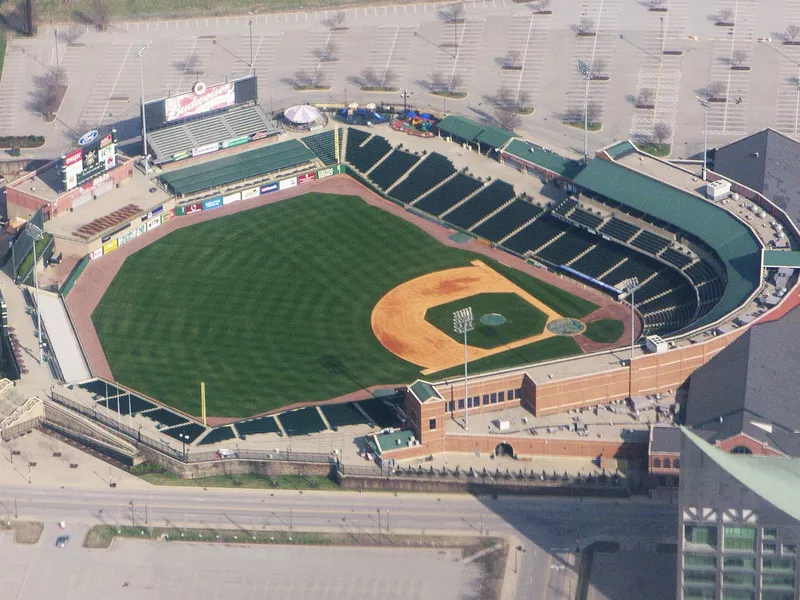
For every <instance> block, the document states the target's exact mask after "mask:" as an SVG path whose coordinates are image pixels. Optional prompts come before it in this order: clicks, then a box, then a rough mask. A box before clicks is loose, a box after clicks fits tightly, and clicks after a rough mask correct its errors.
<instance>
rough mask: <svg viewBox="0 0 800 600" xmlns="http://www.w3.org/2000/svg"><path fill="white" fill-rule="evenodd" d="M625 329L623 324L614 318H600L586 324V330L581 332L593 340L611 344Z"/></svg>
mask: <svg viewBox="0 0 800 600" xmlns="http://www.w3.org/2000/svg"><path fill="white" fill-rule="evenodd" d="M623 331H625V326H624V325H623V324H622V322H621V321H618V320H616V319H600V320H599V321H592V322H591V323H587V324H586V331H584V332H583V335H585V336H586V337H587V338H589V339H590V340H592V341H593V342H599V343H601V344H613V343H614V342H616V341H617V340H618V339H619V338H620V337H622V332H623Z"/></svg>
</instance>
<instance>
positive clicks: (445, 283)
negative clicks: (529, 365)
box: [372, 260, 561, 375]
mask: <svg viewBox="0 0 800 600" xmlns="http://www.w3.org/2000/svg"><path fill="white" fill-rule="evenodd" d="M509 292H510V293H513V294H517V295H518V296H520V297H521V298H522V299H524V300H525V301H526V302H528V303H529V304H531V305H533V306H534V307H536V308H537V309H539V310H540V311H542V312H543V313H545V314H546V315H547V321H548V322H549V321H552V320H553V319H558V318H560V317H561V315H559V314H558V313H557V312H555V311H554V310H553V309H551V308H550V307H549V306H547V305H545V304H543V303H542V302H540V301H539V300H538V299H537V298H536V297H535V296H532V295H530V294H529V293H527V292H526V291H524V290H523V289H522V288H520V287H519V286H517V285H516V284H514V283H512V282H511V281H509V280H508V279H506V278H505V277H503V276H502V275H500V274H499V273H498V272H497V271H495V270H494V269H492V268H491V267H489V266H487V265H486V264H484V263H483V262H481V261H479V260H476V261H473V262H472V266H470V267H459V268H457V269H447V270H444V271H437V272H435V273H428V274H427V275H423V276H422V277H417V278H416V279H412V280H411V281H407V282H405V283H403V284H400V285H398V286H397V287H396V288H394V289H393V290H391V291H390V292H389V293H388V294H386V295H385V296H384V297H383V298H381V299H380V300H379V301H378V304H376V305H375V308H374V309H373V311H372V331H373V332H374V333H375V337H377V338H378V340H379V341H380V342H381V344H383V345H384V346H385V347H386V349H387V350H389V351H390V352H392V353H393V354H395V355H397V356H399V357H400V358H402V359H404V360H407V361H408V362H411V363H414V364H415V365H419V366H421V367H425V370H424V371H423V374H425V375H427V374H428V373H436V372H437V371H443V370H444V369H448V368H450V367H454V366H456V365H458V364H461V363H462V362H463V360H464V347H463V346H462V345H461V343H460V342H458V341H456V340H454V339H453V338H451V337H450V336H449V335H447V334H446V333H445V332H443V331H442V330H441V329H439V328H438V327H436V326H435V325H432V324H431V323H429V322H428V321H426V320H425V313H426V312H427V311H428V309H429V308H433V307H434V306H439V305H440V304H446V303H448V302H453V301H455V300H460V299H462V298H469V297H470V296H475V295H477V294H485V293H509ZM553 335H554V334H553V333H551V332H550V331H548V330H547V329H545V330H544V331H543V332H542V333H540V334H539V335H534V336H531V337H527V338H524V339H521V340H516V341H515V342H512V343H509V344H504V345H502V346H498V347H497V348H476V347H474V346H469V359H470V360H477V359H479V358H484V357H486V356H491V355H493V354H499V353H500V352H505V351H506V350H510V349H511V348H518V347H519V346H524V345H526V344H530V343H532V342H536V341H539V340H543V339H545V338H548V337H552V336H553Z"/></svg>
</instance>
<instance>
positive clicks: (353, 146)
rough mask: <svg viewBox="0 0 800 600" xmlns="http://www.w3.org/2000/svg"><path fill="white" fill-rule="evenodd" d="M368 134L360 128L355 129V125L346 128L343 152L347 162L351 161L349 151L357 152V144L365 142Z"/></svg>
mask: <svg viewBox="0 0 800 600" xmlns="http://www.w3.org/2000/svg"><path fill="white" fill-rule="evenodd" d="M370 135H371V134H370V133H369V132H367V131H363V130H362V129H356V128H355V127H348V128H347V152H345V158H346V159H347V162H352V161H351V160H350V156H351V154H350V153H351V152H356V153H358V150H359V146H360V145H361V144H363V143H364V142H366V141H367V140H368V139H369V136H370ZM352 156H355V155H352Z"/></svg>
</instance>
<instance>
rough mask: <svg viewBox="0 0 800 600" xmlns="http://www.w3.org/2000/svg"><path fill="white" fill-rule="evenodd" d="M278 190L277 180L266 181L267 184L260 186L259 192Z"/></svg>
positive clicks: (265, 192) (267, 192) (266, 192)
mask: <svg viewBox="0 0 800 600" xmlns="http://www.w3.org/2000/svg"><path fill="white" fill-rule="evenodd" d="M277 191H278V182H277V181H276V182H275V183H268V184H267V185H262V186H261V193H262V194H269V193H270V192H277Z"/></svg>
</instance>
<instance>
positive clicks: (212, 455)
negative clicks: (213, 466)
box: [50, 392, 335, 464]
mask: <svg viewBox="0 0 800 600" xmlns="http://www.w3.org/2000/svg"><path fill="white" fill-rule="evenodd" d="M50 397H51V399H52V400H53V401H54V402H56V403H57V404H60V405H61V406H63V407H65V408H68V409H70V410H72V411H75V412H77V413H79V414H81V415H83V416H85V417H89V418H90V419H92V420H94V421H97V422H98V423H100V424H101V425H104V426H106V427H110V428H111V429H113V430H115V431H117V432H119V433H121V434H122V435H124V436H125V437H127V438H129V439H131V440H132V441H133V442H134V443H136V444H141V445H143V446H147V447H148V448H151V449H153V450H155V451H156V452H160V453H161V454H164V455H165V456H168V457H170V458H172V459H174V460H177V461H181V462H184V463H200V462H210V461H217V460H220V457H219V456H217V453H216V452H215V451H213V450H211V451H207V452H187V453H184V452H183V451H181V450H176V449H175V448H173V447H172V446H170V445H169V444H167V443H165V442H161V441H159V440H155V439H153V438H151V437H148V436H146V435H142V431H141V428H139V429H134V428H132V427H129V426H127V425H124V424H123V423H122V419H123V418H124V417H121V416H120V415H119V414H117V413H115V412H113V411H111V410H108V411H107V412H108V415H106V414H105V412H106V410H105V409H104V408H102V407H100V409H99V410H98V406H97V405H95V406H93V407H91V408H90V407H88V406H86V405H84V404H81V403H78V402H74V401H73V400H70V399H69V398H65V397H64V396H62V395H61V394H59V393H57V392H52V394H51V396H50ZM114 415H116V418H114ZM228 458H238V459H240V460H271V461H283V462H298V463H299V462H305V463H322V464H329V463H331V462H335V459H334V458H333V457H332V456H330V455H329V454H321V453H317V452H293V451H291V450H274V451H264V450H246V449H245V450H241V449H238V448H237V449H236V450H235V451H233V455H230V456H229V457H228Z"/></svg>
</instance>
